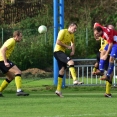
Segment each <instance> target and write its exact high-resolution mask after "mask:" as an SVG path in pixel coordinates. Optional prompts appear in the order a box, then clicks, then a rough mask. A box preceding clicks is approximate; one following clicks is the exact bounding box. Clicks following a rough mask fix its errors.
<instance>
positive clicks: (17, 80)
mask: <svg viewBox="0 0 117 117" xmlns="http://www.w3.org/2000/svg"><path fill="white" fill-rule="evenodd" d="M15 84H16V87H17V92H19V91H21V75H20V74H18V75H16V76H15Z"/></svg>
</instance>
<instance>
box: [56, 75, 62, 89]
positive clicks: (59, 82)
mask: <svg viewBox="0 0 117 117" xmlns="http://www.w3.org/2000/svg"><path fill="white" fill-rule="evenodd" d="M62 80H63V77H62V76H61V75H59V77H58V84H57V91H61V87H62Z"/></svg>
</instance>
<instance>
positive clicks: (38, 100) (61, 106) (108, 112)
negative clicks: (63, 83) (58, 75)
mask: <svg viewBox="0 0 117 117" xmlns="http://www.w3.org/2000/svg"><path fill="white" fill-rule="evenodd" d="M1 82H2V80H0V83H1ZM22 87H23V88H24V90H25V91H27V92H29V93H30V95H29V96H26V97H18V96H16V95H15V92H16V91H15V90H16V88H15V84H14V81H13V82H11V84H10V85H9V86H8V87H7V88H6V89H5V91H4V92H3V95H4V96H5V97H0V117H107V116H111V117H116V116H117V112H116V103H115V102H116V101H117V91H116V88H112V91H111V92H112V95H113V97H112V98H105V97H104V96H103V95H104V92H105V87H104V86H71V87H66V88H64V89H62V92H63V95H64V98H59V97H58V96H56V95H55V94H54V91H55V89H56V87H55V86H52V79H41V80H32V81H31V80H27V79H23V86H22Z"/></svg>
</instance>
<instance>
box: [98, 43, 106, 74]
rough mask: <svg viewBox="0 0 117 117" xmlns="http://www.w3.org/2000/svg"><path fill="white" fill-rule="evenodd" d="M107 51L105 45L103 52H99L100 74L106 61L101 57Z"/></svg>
mask: <svg viewBox="0 0 117 117" xmlns="http://www.w3.org/2000/svg"><path fill="white" fill-rule="evenodd" d="M107 49H108V44H107V45H106V47H105V48H104V50H103V51H102V52H101V55H100V63H99V70H100V72H101V74H103V73H104V66H105V61H106V60H104V59H103V58H102V57H103V55H104V54H105V53H106V51H107Z"/></svg>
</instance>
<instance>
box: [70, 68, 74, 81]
mask: <svg viewBox="0 0 117 117" xmlns="http://www.w3.org/2000/svg"><path fill="white" fill-rule="evenodd" d="M69 70H70V72H71V75H72V78H73V80H74V81H75V80H76V71H75V68H74V67H69Z"/></svg>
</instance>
